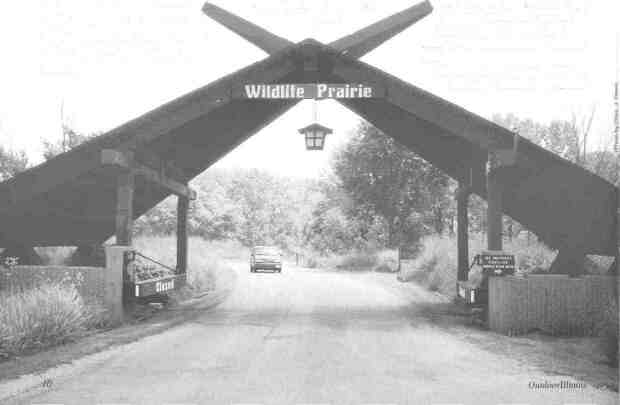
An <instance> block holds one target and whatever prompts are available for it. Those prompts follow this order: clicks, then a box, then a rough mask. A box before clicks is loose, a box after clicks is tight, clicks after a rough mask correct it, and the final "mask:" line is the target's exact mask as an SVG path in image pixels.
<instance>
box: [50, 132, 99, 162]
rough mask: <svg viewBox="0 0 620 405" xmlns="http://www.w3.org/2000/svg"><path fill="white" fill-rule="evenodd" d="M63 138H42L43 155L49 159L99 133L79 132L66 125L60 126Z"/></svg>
mask: <svg viewBox="0 0 620 405" xmlns="http://www.w3.org/2000/svg"><path fill="white" fill-rule="evenodd" d="M62 132H63V139H59V140H58V141H48V140H43V157H44V158H45V160H50V159H51V158H53V157H54V156H58V155H60V154H61V153H63V152H66V151H68V150H70V149H73V148H75V147H76V146H78V145H80V144H82V143H84V142H86V141H88V140H90V139H92V138H94V137H96V136H98V135H100V134H99V133H93V134H81V133H78V132H77V131H75V130H74V129H72V128H70V127H69V126H67V125H63V126H62Z"/></svg>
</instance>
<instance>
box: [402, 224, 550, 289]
mask: <svg viewBox="0 0 620 405" xmlns="http://www.w3.org/2000/svg"><path fill="white" fill-rule="evenodd" d="M504 246H505V247H504V249H505V250H506V251H509V252H511V253H513V254H515V255H516V257H517V268H518V269H519V272H521V273H543V272H546V271H547V269H548V268H549V266H550V265H551V262H552V261H553V259H554V258H555V255H556V253H555V252H554V251H552V250H551V249H549V248H547V247H546V246H544V245H543V244H540V243H532V244H529V245H528V244H527V243H526V242H525V241H522V240H518V239H514V240H513V241H510V242H509V241H506V242H504ZM484 250H486V246H485V244H484V242H483V241H482V239H481V238H478V237H476V238H472V239H470V241H469V256H470V257H469V263H471V262H472V260H473V258H474V256H475V255H476V254H477V253H480V252H481V251H484ZM456 266H457V246H456V239H455V238H451V237H441V236H437V235H432V236H428V237H426V238H424V239H423V240H422V249H421V251H420V254H419V255H418V256H417V257H416V258H415V260H414V261H413V263H412V264H411V266H409V267H408V268H406V269H403V270H402V271H401V274H400V279H401V280H403V281H416V282H418V283H420V284H422V285H424V286H426V287H427V288H428V289H429V290H432V291H437V292H440V293H442V294H444V295H447V296H451V297H453V296H454V295H455V293H456V288H455V285H456ZM480 276H481V275H480V274H476V273H474V272H472V273H470V280H472V281H475V280H476V279H477V278H479V277H480Z"/></svg>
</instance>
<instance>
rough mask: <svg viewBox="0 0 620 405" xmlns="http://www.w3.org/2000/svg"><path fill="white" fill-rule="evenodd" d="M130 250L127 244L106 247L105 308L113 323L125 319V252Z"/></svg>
mask: <svg viewBox="0 0 620 405" xmlns="http://www.w3.org/2000/svg"><path fill="white" fill-rule="evenodd" d="M128 250H130V248H129V247H127V246H106V247H105V267H106V270H105V279H104V282H105V288H104V291H105V295H104V309H105V310H106V312H107V317H108V321H109V322H110V323H111V324H112V325H118V324H120V323H121V322H123V320H124V316H125V310H124V303H123V270H124V269H123V268H124V257H125V256H124V255H125V252H127V251H128Z"/></svg>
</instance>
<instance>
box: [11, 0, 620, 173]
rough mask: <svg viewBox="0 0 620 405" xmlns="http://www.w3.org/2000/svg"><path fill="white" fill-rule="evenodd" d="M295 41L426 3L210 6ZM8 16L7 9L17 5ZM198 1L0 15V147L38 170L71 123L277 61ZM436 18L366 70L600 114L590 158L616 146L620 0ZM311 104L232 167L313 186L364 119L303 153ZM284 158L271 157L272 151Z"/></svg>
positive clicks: (96, 3)
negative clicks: (21, 154)
mask: <svg viewBox="0 0 620 405" xmlns="http://www.w3.org/2000/svg"><path fill="white" fill-rule="evenodd" d="M213 3H215V4H217V5H218V6H221V7H224V8H226V9H228V10H230V11H232V12H234V13H237V14H239V15H241V16H242V17H244V18H246V19H249V20H251V21H253V22H255V23H257V24H259V25H261V26H264V27H266V28H267V29H269V30H271V31H272V32H274V33H276V34H278V35H280V36H283V37H286V38H288V39H290V40H293V41H300V40H303V39H305V38H309V37H314V38H316V39H318V40H320V41H324V42H329V41H332V40H334V39H337V38H339V37H341V36H344V35H347V34H349V33H351V32H353V31H355V30H357V29H359V28H362V27H364V26H365V25H367V24H370V23H372V22H374V21H376V20H377V19H379V18H383V17H385V16H387V15H390V14H392V13H394V12H397V11H399V10H401V9H404V8H406V7H408V6H410V5H412V4H414V3H416V1H411V0H390V1H385V0H351V1H347V0H338V1H328V0H290V1H275V0H261V1H248V0H219V1H213ZM9 4H10V5H9ZM202 4H203V1H201V0H198V1H193V0H191V1H190V0H132V1H122V0H54V1H52V0H50V1H45V0H39V1H29V2H26V1H23V2H3V3H2V5H0V31H1V34H2V35H0V47H1V48H0V49H2V58H1V60H2V63H1V64H0V69H1V72H2V74H1V75H0V90H1V96H0V142H1V143H2V144H3V145H4V146H7V147H10V148H13V149H25V150H26V151H27V152H28V154H29V155H30V156H31V159H32V160H33V161H35V162H36V161H39V160H40V159H41V156H40V155H41V139H59V138H60V137H61V131H60V128H61V120H60V110H61V104H64V117H65V121H66V122H67V123H68V124H69V125H71V126H72V127H74V128H76V129H77V130H79V131H83V132H95V131H106V130H109V129H111V128H114V127H116V126H118V125H121V124H123V123H125V122H126V121H128V120H130V119H132V118H135V117H137V116H139V115H141V114H142V113H144V112H146V111H148V110H150V109H153V108H155V107H157V106H159V105H161V104H163V103H165V102H167V101H170V100H172V99H174V98H176V97H179V96H181V95H183V94H185V93H187V92H189V91H191V90H193V89H195V88H197V87H201V86H204V85H205V84H208V83H209V82H211V81H213V80H216V79H218V78H219V77H221V76H223V75H226V74H228V73H230V72H231V71H233V70H236V69H239V68H242V67H244V66H246V65H247V64H250V63H252V62H255V61H257V60H260V59H262V58H264V57H265V56H266V55H265V54H264V53H263V52H262V51H260V50H259V49H257V48H255V47H254V46H253V45H251V44H249V43H247V42H246V41H244V40H243V39H241V38H239V37H237V36H236V35H235V34H233V33H231V32H229V31H228V30H226V29H225V28H223V27H221V26H219V25H218V24H217V23H215V22H213V21H212V20H210V19H209V18H207V17H206V16H204V15H203V14H202V12H201V7H202ZM432 4H433V6H434V8H435V10H434V12H433V13H432V14H431V15H430V16H428V17H426V18H425V19H424V20H422V21H420V22H418V23H417V24H415V25H414V26H413V27H411V28H409V29H408V30H407V31H405V32H404V33H402V34H401V35H399V36H398V37H396V38H394V39H392V40H390V41H389V42H387V43H386V44H384V45H383V46H381V47H380V48H378V49H377V50H376V51H374V52H372V53H371V54H369V55H367V56H366V57H364V58H363V60H364V61H365V62H368V63H370V64H372V65H375V66H377V67H378V68H380V69H382V70H384V71H387V72H388V73H391V74H393V75H396V76H399V77H401V78H402V79H404V80H406V81H408V82H411V83H413V84H415V85H416V86H419V87H422V88H424V89H426V90H428V91H431V92H433V93H435V94H437V95H439V96H441V97H443V98H446V99H448V100H450V101H452V102H455V103H457V104H459V105H461V106H463V107H465V108H467V109H468V110H470V111H473V112H475V113H478V114H480V115H482V116H485V117H491V116H492V115H493V114H494V113H508V112H512V113H515V114H517V115H518V116H521V117H531V118H534V119H536V120H540V121H544V122H548V121H550V120H552V119H570V118H571V116H572V114H573V113H575V114H577V116H578V117H582V116H585V115H587V114H588V113H589V111H590V110H591V108H592V107H593V106H596V115H595V122H594V129H593V134H592V138H591V144H590V148H593V149H600V148H603V147H609V145H610V144H611V142H612V124H613V123H612V106H613V104H612V84H613V81H614V79H615V75H616V73H615V59H616V51H615V45H616V36H617V32H618V25H619V23H618V18H619V17H618V16H620V1H617V0H597V1H596V2H593V1H586V0H538V1H534V0H503V1H502V0H434V1H432ZM614 19H615V21H614ZM311 106H312V104H311V102H304V103H301V104H300V105H299V106H298V107H296V108H295V109H294V110H292V111H290V112H289V113H288V114H287V115H285V116H283V117H282V118H281V119H279V120H277V121H276V122H275V123H273V124H272V125H270V126H269V127H267V128H265V129H264V130H263V131H262V132H260V133H259V134H257V135H256V136H255V137H253V138H252V139H250V140H249V141H248V142H246V143H245V144H243V145H241V146H240V147H239V148H238V149H237V150H235V151H234V152H232V153H231V154H229V155H228V156H227V157H225V158H224V159H222V160H221V161H220V162H219V163H218V165H220V166H225V167H260V168H265V169H269V170H273V171H279V172H283V173H287V174H294V175H299V176H313V175H316V174H317V173H319V172H320V171H321V169H322V168H323V167H325V166H326V164H327V160H328V156H329V153H330V152H331V151H332V150H333V148H334V147H335V146H337V145H338V144H341V143H342V142H344V141H345V140H346V136H347V134H349V133H350V131H351V129H352V128H353V127H354V126H355V125H356V122H357V120H358V118H357V117H356V116H355V115H354V114H352V113H350V112H349V111H348V110H346V109H344V108H343V107H341V106H340V105H339V104H337V103H335V102H333V101H324V102H320V103H319V120H320V121H321V123H323V124H325V125H327V126H330V127H332V128H334V130H335V131H334V135H333V136H332V137H331V138H330V139H328V149H327V151H326V152H324V153H316V152H314V153H310V152H305V151H304V148H303V142H302V139H301V136H300V135H298V134H297V129H298V128H301V127H303V126H305V125H307V124H309V123H310V121H312V112H311V111H312V108H311ZM268 152H269V153H273V155H270V158H269V159H265V154H266V153H268Z"/></svg>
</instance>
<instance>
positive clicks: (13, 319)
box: [0, 284, 104, 357]
mask: <svg viewBox="0 0 620 405" xmlns="http://www.w3.org/2000/svg"><path fill="white" fill-rule="evenodd" d="M103 321H104V318H103V314H102V313H101V311H99V310H97V309H95V308H93V307H88V306H86V305H84V302H83V300H82V297H81V296H80V294H79V293H78V291H77V289H76V288H75V287H73V286H67V285H61V284H51V285H44V286H40V287H36V288H33V289H29V290H22V291H4V292H1V293H0V357H8V356H12V355H16V354H19V353H22V352H27V351H31V350H36V349H41V348H45V347H49V346H53V345H57V344H61V343H64V342H66V341H68V340H71V339H73V338H75V337H77V336H79V335H80V334H81V333H83V332H84V331H85V330H86V329H88V328H91V327H96V326H98V325H101V324H102V323H103Z"/></svg>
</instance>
